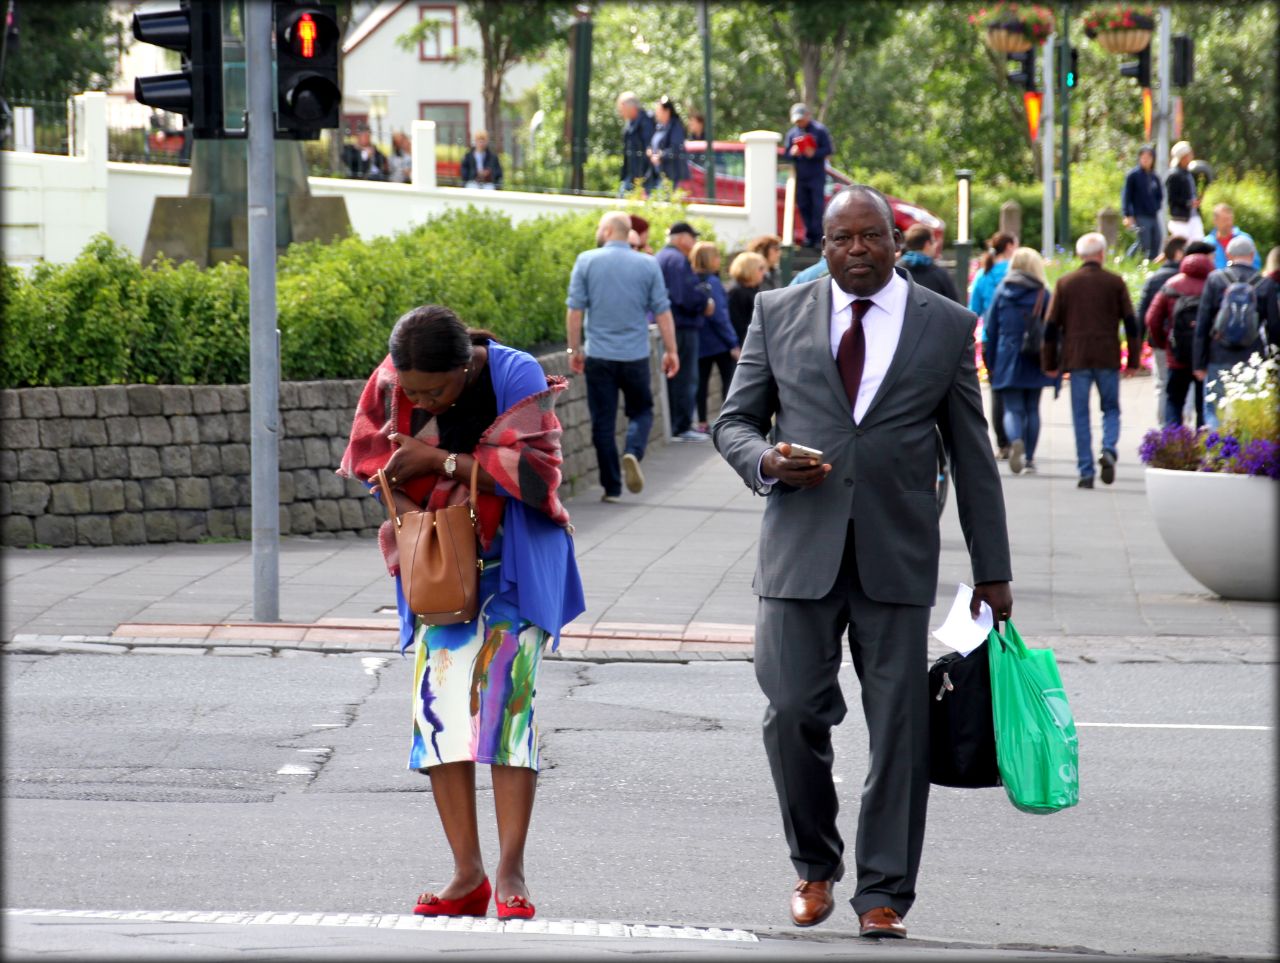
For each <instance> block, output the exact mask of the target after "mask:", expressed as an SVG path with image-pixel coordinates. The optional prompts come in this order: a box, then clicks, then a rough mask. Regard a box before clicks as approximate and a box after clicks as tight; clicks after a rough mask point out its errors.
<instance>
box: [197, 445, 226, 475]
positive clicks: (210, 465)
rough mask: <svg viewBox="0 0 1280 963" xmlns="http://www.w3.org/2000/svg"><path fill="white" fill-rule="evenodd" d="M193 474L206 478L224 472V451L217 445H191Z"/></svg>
mask: <svg viewBox="0 0 1280 963" xmlns="http://www.w3.org/2000/svg"><path fill="white" fill-rule="evenodd" d="M191 474H193V475H199V476H201V477H204V478H208V477H209V476H210V475H220V474H222V453H221V452H220V451H219V450H218V446H217V445H192V446H191Z"/></svg>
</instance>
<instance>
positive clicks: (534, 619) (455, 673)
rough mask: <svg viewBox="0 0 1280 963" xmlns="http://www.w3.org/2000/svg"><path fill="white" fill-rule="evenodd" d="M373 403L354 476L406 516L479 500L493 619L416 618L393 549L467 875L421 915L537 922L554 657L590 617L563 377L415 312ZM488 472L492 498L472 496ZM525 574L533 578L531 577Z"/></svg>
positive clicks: (417, 746)
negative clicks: (544, 743) (380, 480)
mask: <svg viewBox="0 0 1280 963" xmlns="http://www.w3.org/2000/svg"><path fill="white" fill-rule="evenodd" d="M389 346H390V353H389V354H388V356H387V357H386V359H384V360H383V362H382V363H381V364H380V365H379V366H378V367H377V369H376V370H375V371H374V372H373V374H372V375H371V376H370V378H369V380H368V383H367V384H366V385H365V388H364V391H363V392H362V394H361V396H360V402H359V405H358V406H357V409H356V413H355V418H354V420H353V423H352V427H351V439H350V443H349V444H348V446H347V449H346V452H345V453H344V454H343V458H342V465H341V467H340V468H339V470H338V473H339V474H340V475H343V476H345V477H347V478H358V479H359V480H360V481H362V482H364V483H365V484H369V483H370V482H371V480H372V479H373V477H374V475H375V474H377V472H378V470H379V469H382V470H383V471H384V472H385V473H386V476H387V478H388V481H389V483H390V485H391V488H392V496H393V497H394V499H395V502H396V509H397V511H398V512H399V513H400V514H404V513H407V512H415V511H419V510H422V509H423V508H426V509H427V510H432V511H434V510H439V509H441V508H444V507H445V506H446V505H454V504H459V503H464V502H466V501H467V500H468V498H469V497H471V496H473V497H474V498H475V502H476V516H477V520H476V531H477V536H478V538H479V549H480V551H479V554H480V559H481V561H482V571H481V573H480V576H479V597H480V599H481V607H480V614H479V615H478V616H477V617H476V618H474V619H472V620H471V621H470V622H462V623H457V624H453V625H430V624H428V623H426V622H425V621H424V620H423V619H422V618H421V617H419V616H416V615H414V614H413V613H412V612H411V611H409V608H408V605H407V603H406V601H405V593H404V591H403V588H402V586H401V584H400V579H399V564H400V560H399V556H398V554H397V551H396V547H395V546H396V540H395V536H394V534H393V533H392V532H391V531H390V523H386V524H385V525H384V527H383V530H382V531H381V532H380V533H379V538H378V542H379V544H380V546H381V547H382V550H383V556H384V558H385V559H386V562H387V569H388V571H389V572H390V573H391V574H392V576H394V577H395V579H396V582H395V584H396V607H397V609H398V611H399V613H400V625H401V651H404V650H405V649H406V648H408V647H409V646H410V645H412V646H413V647H414V671H413V690H412V691H413V729H412V738H411V741H410V748H409V763H408V766H409V768H410V769H413V770H416V771H418V772H424V773H426V774H427V775H428V776H429V777H430V779H431V797H432V799H433V800H434V801H435V805H436V810H437V812H438V813H439V816H440V822H441V825H442V827H443V829H444V836H445V839H446V840H447V842H448V844H449V848H450V849H451V850H452V853H453V864H454V871H453V878H452V879H451V880H450V881H449V882H448V883H447V884H446V885H445V887H444V888H443V889H441V890H440V891H439V892H426V893H422V894H421V895H420V896H419V897H418V900H417V904H416V905H415V906H414V910H413V911H414V913H415V914H417V915H420V916H483V915H485V913H486V911H487V908H488V905H489V900H490V899H491V898H493V900H494V902H495V905H496V908H497V913H498V918H499V919H508V918H518V919H529V918H530V917H532V916H533V915H534V904H533V902H532V900H531V899H530V896H529V888H528V886H527V884H526V881H525V873H524V850H525V842H526V839H527V837H528V832H529V824H530V820H531V818H532V815H533V798H534V791H535V788H536V786H537V779H538V766H539V738H538V726H537V720H536V718H535V715H534V693H535V691H536V689H537V677H538V668H539V666H540V664H541V661H542V657H543V653H544V652H545V650H546V648H547V646H548V644H550V645H551V647H552V648H555V646H556V645H557V644H558V641H559V636H560V631H561V629H562V628H563V626H564V625H566V624H567V623H569V622H570V621H572V620H573V619H574V618H576V617H577V616H578V615H580V614H581V613H582V611H583V610H584V607H585V606H584V602H583V594H582V581H581V579H580V578H579V576H578V568H577V563H576V562H575V560H574V550H573V538H572V536H571V535H570V531H571V530H572V527H571V526H570V524H569V513H568V512H567V511H566V510H565V508H564V506H563V505H562V504H561V503H560V499H559V495H558V488H559V485H560V479H561V476H560V467H559V466H560V464H561V461H562V452H561V449H560V423H559V421H558V420H557V418H556V415H555V399H556V396H557V395H558V394H559V393H560V392H561V391H563V390H564V389H565V387H566V384H565V381H564V379H563V378H558V379H557V378H547V377H546V375H545V374H544V373H543V371H542V368H541V366H540V365H539V364H538V362H537V361H536V360H534V359H533V358H532V357H531V356H530V355H528V354H526V353H525V352H523V351H517V350H515V349H512V348H508V347H506V346H505V345H502V344H499V343H498V342H497V340H496V339H495V338H494V337H493V336H492V335H491V334H489V333H488V332H487V331H477V330H472V329H469V328H467V327H466V326H465V325H464V324H463V323H462V322H461V321H460V320H459V319H458V317H457V315H455V314H454V313H453V312H452V311H450V310H449V309H448V308H446V307H442V306H440V305H434V304H430V305H424V306H422V307H419V308H414V309H413V310H412V311H409V312H408V313H407V314H405V315H404V316H403V317H401V318H400V320H399V321H397V322H396V325H395V327H394V328H393V329H392V331H391V337H390V342H389ZM477 465H478V470H477V478H478V481H477V485H478V488H479V491H478V492H469V491H468V488H469V484H468V483H469V481H470V479H471V478H472V477H473V476H472V472H473V466H477ZM525 573H533V574H532V575H529V576H526V575H525ZM477 763H484V764H487V765H489V766H491V767H492V770H491V771H492V779H493V796H494V807H495V809H496V810H497V817H498V844H499V859H498V869H497V874H496V877H495V879H494V884H495V885H493V886H491V885H490V882H489V877H488V875H487V874H486V873H485V868H484V860H483V857H482V855H481V849H480V839H479V832H478V828H477V826H476V798H475V797H476V789H475V786H476V772H475V769H476V764H477Z"/></svg>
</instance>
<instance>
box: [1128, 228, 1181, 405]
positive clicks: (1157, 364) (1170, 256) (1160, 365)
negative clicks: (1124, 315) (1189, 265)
mask: <svg viewBox="0 0 1280 963" xmlns="http://www.w3.org/2000/svg"><path fill="white" fill-rule="evenodd" d="M1186 246H1187V239H1186V238H1185V237H1171V238H1169V239H1168V240H1166V241H1165V242H1164V249H1163V251H1162V252H1161V253H1162V254H1163V255H1164V257H1163V258H1162V259H1161V262H1160V267H1158V268H1157V269H1156V271H1155V273H1153V274H1152V275H1151V276H1150V277H1148V278H1147V280H1146V281H1144V282H1143V284H1142V295H1141V296H1140V297H1139V298H1138V323H1139V324H1144V325H1145V324H1146V322H1147V311H1149V310H1150V308H1151V302H1152V301H1154V300H1155V299H1156V295H1157V294H1159V293H1160V290H1161V289H1162V288H1163V287H1164V286H1165V285H1166V284H1168V283H1169V282H1170V281H1172V280H1173V278H1174V277H1175V276H1176V275H1177V273H1178V272H1179V271H1180V270H1181V268H1180V267H1179V266H1178V262H1179V261H1181V260H1182V255H1183V253H1184V252H1183V248H1185V247H1186ZM1147 343H1148V344H1150V345H1151V347H1152V351H1151V367H1152V370H1153V372H1154V375H1155V376H1154V377H1153V378H1152V379H1151V380H1152V381H1154V382H1155V394H1156V422H1157V423H1161V424H1162V423H1163V422H1164V401H1165V383H1166V381H1167V379H1168V377H1169V372H1168V371H1167V370H1166V368H1165V353H1164V352H1163V351H1162V350H1160V348H1159V346H1157V345H1156V343H1155V342H1154V341H1152V340H1151V337H1150V336H1149V335H1148V337H1147Z"/></svg>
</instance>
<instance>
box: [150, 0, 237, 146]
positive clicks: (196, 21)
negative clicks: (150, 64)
mask: <svg viewBox="0 0 1280 963" xmlns="http://www.w3.org/2000/svg"><path fill="white" fill-rule="evenodd" d="M218 21H219V3H218V2H217V0H183V3H182V6H181V7H180V8H179V9H177V10H161V11H157V12H155V13H135V14H134V15H133V36H134V37H135V38H136V39H137V40H140V41H141V42H142V43H149V44H155V45H156V46H157V47H165V48H166V49H168V50H176V51H178V53H180V54H181V55H182V70H180V71H179V72H177V73H171V74H152V75H151V76H149V77H139V78H137V79H136V80H135V81H134V82H133V95H134V98H135V99H136V100H137V101H138V103H141V104H146V105H147V106H148V107H155V108H156V109H157V110H169V111H173V112H174V113H177V114H184V115H185V116H186V117H187V119H188V120H189V122H190V124H191V128H192V134H193V135H194V136H195V137H197V138H209V137H221V136H222V133H223V132H222V49H221V48H222V31H221V27H220V24H219V22H218Z"/></svg>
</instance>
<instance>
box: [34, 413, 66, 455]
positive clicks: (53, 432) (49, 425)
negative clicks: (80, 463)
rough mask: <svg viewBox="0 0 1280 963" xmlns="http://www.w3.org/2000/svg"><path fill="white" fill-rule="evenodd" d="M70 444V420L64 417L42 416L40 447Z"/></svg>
mask: <svg viewBox="0 0 1280 963" xmlns="http://www.w3.org/2000/svg"><path fill="white" fill-rule="evenodd" d="M70 444H71V422H69V421H67V419H65V418H43V419H41V421H40V447H41V448H66V447H67V446H69V445H70Z"/></svg>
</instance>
